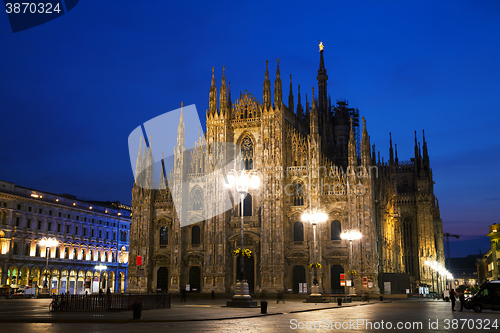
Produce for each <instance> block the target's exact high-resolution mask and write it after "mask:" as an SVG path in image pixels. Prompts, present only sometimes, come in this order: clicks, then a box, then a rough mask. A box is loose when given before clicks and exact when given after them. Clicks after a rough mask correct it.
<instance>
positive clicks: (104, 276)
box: [101, 272, 108, 292]
mask: <svg viewBox="0 0 500 333" xmlns="http://www.w3.org/2000/svg"><path fill="white" fill-rule="evenodd" d="M107 288H108V273H107V272H103V273H102V275H101V289H102V290H103V291H104V292H106V289H107Z"/></svg>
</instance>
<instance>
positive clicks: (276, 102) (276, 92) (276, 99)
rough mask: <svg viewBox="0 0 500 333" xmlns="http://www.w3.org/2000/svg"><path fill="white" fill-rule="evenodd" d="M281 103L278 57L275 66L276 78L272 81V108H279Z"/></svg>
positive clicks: (281, 92) (281, 93)
mask: <svg viewBox="0 0 500 333" xmlns="http://www.w3.org/2000/svg"><path fill="white" fill-rule="evenodd" d="M282 103H283V91H282V86H281V77H280V58H278V67H276V80H275V81H274V108H275V109H278V108H279V109H281V104H282Z"/></svg>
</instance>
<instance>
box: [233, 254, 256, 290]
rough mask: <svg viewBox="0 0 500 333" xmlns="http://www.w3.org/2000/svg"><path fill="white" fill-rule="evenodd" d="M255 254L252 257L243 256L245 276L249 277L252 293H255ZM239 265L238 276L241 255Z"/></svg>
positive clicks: (238, 260) (249, 286) (238, 259)
mask: <svg viewBox="0 0 500 333" xmlns="http://www.w3.org/2000/svg"><path fill="white" fill-rule="evenodd" d="M253 258H254V256H253V255H252V256H251V257H250V258H247V257H245V258H243V260H245V278H246V279H247V282H248V289H249V291H250V293H253V292H254V290H255V269H254V266H255V260H254V259H253ZM236 262H237V267H236V276H238V272H239V271H240V267H241V265H240V257H238V258H237V260H236Z"/></svg>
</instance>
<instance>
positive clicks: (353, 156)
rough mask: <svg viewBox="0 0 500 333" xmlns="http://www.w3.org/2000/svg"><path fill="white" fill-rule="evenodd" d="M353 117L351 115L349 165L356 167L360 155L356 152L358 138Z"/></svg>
mask: <svg viewBox="0 0 500 333" xmlns="http://www.w3.org/2000/svg"><path fill="white" fill-rule="evenodd" d="M352 124H353V118H352V117H351V130H350V131H349V146H348V151H349V165H350V166H351V167H355V166H357V165H358V157H357V156H358V155H357V153H356V139H355V138H354V128H353V125H352Z"/></svg>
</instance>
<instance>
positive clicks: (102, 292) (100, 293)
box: [99, 288, 104, 296]
mask: <svg viewBox="0 0 500 333" xmlns="http://www.w3.org/2000/svg"><path fill="white" fill-rule="evenodd" d="M102 294H104V291H103V290H102V288H99V295H101V296H102Z"/></svg>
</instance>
